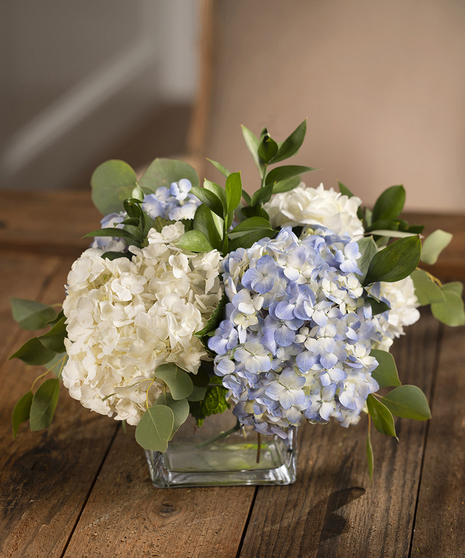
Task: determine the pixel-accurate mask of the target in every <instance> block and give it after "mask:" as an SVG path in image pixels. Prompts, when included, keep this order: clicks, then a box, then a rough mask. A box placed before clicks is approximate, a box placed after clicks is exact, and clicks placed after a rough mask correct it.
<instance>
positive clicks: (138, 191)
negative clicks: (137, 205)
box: [131, 184, 145, 202]
mask: <svg viewBox="0 0 465 558" xmlns="http://www.w3.org/2000/svg"><path fill="white" fill-rule="evenodd" d="M131 198H134V199H135V200H138V201H141V202H142V201H144V198H145V193H144V191H143V190H142V188H141V187H140V186H139V184H137V186H136V187H135V188H134V190H133V191H132V192H131Z"/></svg>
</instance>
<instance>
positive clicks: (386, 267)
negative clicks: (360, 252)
mask: <svg viewBox="0 0 465 558" xmlns="http://www.w3.org/2000/svg"><path fill="white" fill-rule="evenodd" d="M420 255H421V242H420V239H419V238H418V237H417V236H410V237H408V238H400V239H399V240H396V241H395V242H393V243H392V244H390V245H389V246H387V247H386V248H384V249H383V250H380V251H379V252H378V253H377V254H375V255H374V256H373V259H372V260H371V262H370V266H369V267H368V272H367V275H366V277H365V280H364V282H363V284H364V285H369V284H370V283H375V282H377V281H387V282H389V283H392V282H395V281H400V280H401V279H404V278H405V277H407V276H409V275H410V274H411V273H412V271H414V269H415V268H416V267H417V265H418V262H419V261H420Z"/></svg>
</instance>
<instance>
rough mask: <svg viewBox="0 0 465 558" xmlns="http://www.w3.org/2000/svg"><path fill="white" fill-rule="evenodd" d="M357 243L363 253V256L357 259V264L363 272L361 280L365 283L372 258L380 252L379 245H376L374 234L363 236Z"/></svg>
mask: <svg viewBox="0 0 465 558" xmlns="http://www.w3.org/2000/svg"><path fill="white" fill-rule="evenodd" d="M357 244H358V248H359V250H360V253H361V257H360V258H359V259H358V260H357V266H358V268H359V269H360V271H361V272H362V274H361V275H359V277H360V281H361V282H362V283H363V280H364V279H365V277H366V274H367V271H368V268H369V267H370V263H371V260H372V259H373V257H374V255H375V254H377V253H378V246H376V242H375V241H374V240H373V237H372V236H365V237H363V238H361V239H360V240H358V241H357Z"/></svg>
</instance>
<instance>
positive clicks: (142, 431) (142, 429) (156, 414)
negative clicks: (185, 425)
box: [136, 405, 174, 453]
mask: <svg viewBox="0 0 465 558" xmlns="http://www.w3.org/2000/svg"><path fill="white" fill-rule="evenodd" d="M173 426H174V413H173V411H172V410H171V409H170V408H169V407H167V406H166V405H154V406H153V407H150V408H149V409H147V411H145V413H144V414H143V416H142V418H141V419H140V421H139V424H138V425H137V427H136V442H137V443H138V444H139V445H140V446H142V447H143V448H144V449H146V450H152V451H159V452H161V453H164V452H165V451H166V449H167V447H168V442H169V440H170V439H171V434H172V432H173Z"/></svg>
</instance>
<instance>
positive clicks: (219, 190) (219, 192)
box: [203, 179, 228, 215]
mask: <svg viewBox="0 0 465 558" xmlns="http://www.w3.org/2000/svg"><path fill="white" fill-rule="evenodd" d="M203 187H204V188H205V189H206V190H210V192H213V193H214V194H215V195H216V196H217V197H218V198H219V200H220V201H221V205H222V206H223V214H224V215H226V213H227V212H228V202H227V201H226V191H225V189H224V188H223V187H222V186H220V185H219V184H216V182H211V181H210V180H207V179H205V180H204V181H203Z"/></svg>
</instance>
